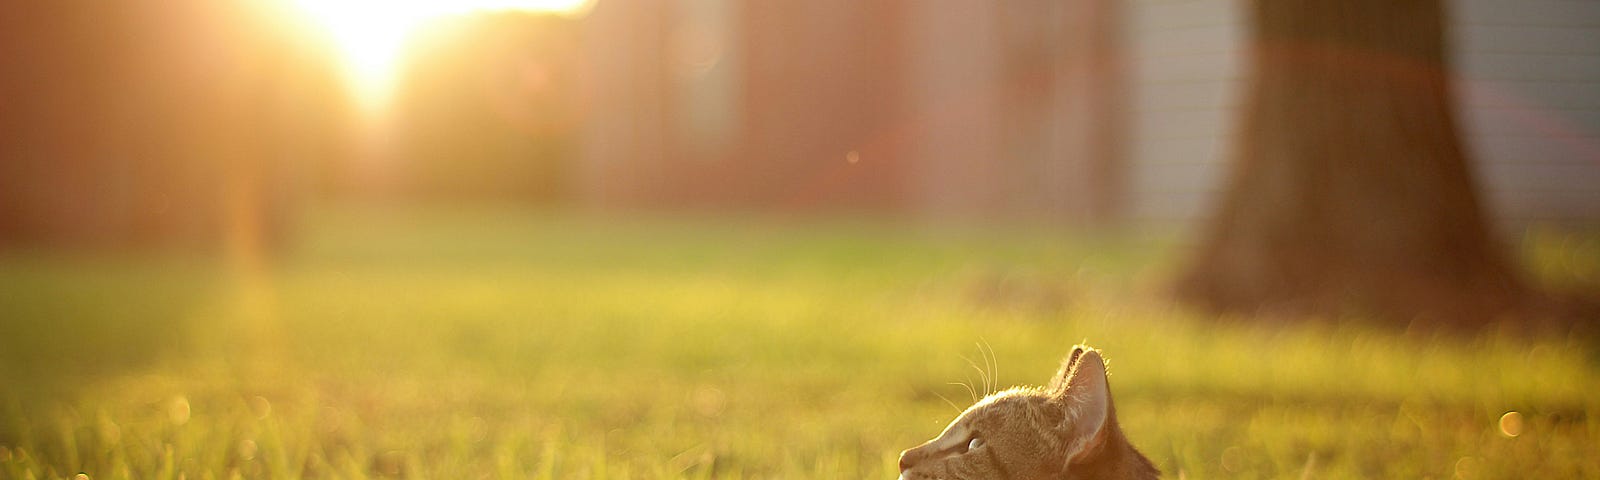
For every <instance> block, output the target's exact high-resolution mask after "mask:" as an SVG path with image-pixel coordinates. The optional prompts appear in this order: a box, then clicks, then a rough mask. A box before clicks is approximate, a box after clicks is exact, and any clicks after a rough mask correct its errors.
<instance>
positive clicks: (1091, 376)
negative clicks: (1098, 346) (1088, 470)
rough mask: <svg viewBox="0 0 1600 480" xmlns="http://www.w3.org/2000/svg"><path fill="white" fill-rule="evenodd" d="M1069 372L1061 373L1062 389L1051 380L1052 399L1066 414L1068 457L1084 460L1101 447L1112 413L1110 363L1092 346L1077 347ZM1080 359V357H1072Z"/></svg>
mask: <svg viewBox="0 0 1600 480" xmlns="http://www.w3.org/2000/svg"><path fill="white" fill-rule="evenodd" d="M1072 353H1073V355H1072V356H1071V357H1069V359H1068V363H1069V364H1068V365H1066V366H1063V367H1062V368H1063V369H1067V370H1068V371H1067V372H1066V374H1065V375H1059V376H1058V377H1059V378H1060V383H1061V388H1060V389H1056V388H1054V387H1055V384H1056V382H1051V387H1052V388H1051V390H1050V393H1051V395H1053V396H1054V398H1053V399H1052V400H1053V401H1055V402H1058V404H1059V405H1061V407H1062V408H1063V409H1065V410H1066V415H1065V417H1064V420H1063V421H1062V424H1061V435H1062V437H1063V438H1062V439H1063V440H1065V441H1066V445H1067V458H1068V460H1069V462H1070V461H1076V460H1081V459H1082V458H1083V457H1084V456H1086V455H1087V454H1089V453H1092V452H1093V451H1094V450H1095V448H1096V447H1098V446H1099V443H1100V438H1101V431H1102V430H1104V429H1105V426H1106V422H1107V420H1108V419H1109V418H1110V415H1111V390H1110V388H1111V387H1110V386H1109V385H1107V384H1106V363H1105V360H1104V359H1102V358H1100V352H1097V351H1095V350H1093V349H1090V348H1083V349H1082V351H1079V349H1076V348H1075V349H1073V352H1072ZM1072 358H1076V360H1072Z"/></svg>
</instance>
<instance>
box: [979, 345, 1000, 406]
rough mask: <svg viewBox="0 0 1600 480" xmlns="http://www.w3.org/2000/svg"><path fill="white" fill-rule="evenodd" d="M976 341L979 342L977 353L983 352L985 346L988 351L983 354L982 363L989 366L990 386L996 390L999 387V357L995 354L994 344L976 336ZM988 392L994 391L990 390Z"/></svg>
mask: <svg viewBox="0 0 1600 480" xmlns="http://www.w3.org/2000/svg"><path fill="white" fill-rule="evenodd" d="M978 341H979V342H980V343H979V344H978V353H983V351H984V350H985V348H987V350H988V351H989V353H988V355H985V356H984V361H983V363H984V364H985V365H988V366H989V379H990V384H991V386H990V388H991V390H998V389H999V388H1000V358H999V357H997V356H995V353H994V346H993V345H990V344H989V341H988V340H984V339H983V337H978ZM989 393H994V392H993V391H990V392H989ZM986 395H987V394H986Z"/></svg>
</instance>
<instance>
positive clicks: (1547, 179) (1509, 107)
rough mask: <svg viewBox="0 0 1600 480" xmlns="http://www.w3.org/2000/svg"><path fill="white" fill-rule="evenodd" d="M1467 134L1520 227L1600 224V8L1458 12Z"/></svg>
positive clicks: (1465, 0) (1493, 196)
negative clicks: (1528, 224)
mask: <svg viewBox="0 0 1600 480" xmlns="http://www.w3.org/2000/svg"><path fill="white" fill-rule="evenodd" d="M1451 7H1452V8H1451V11H1450V16H1451V22H1452V23H1451V26H1452V28H1453V32H1452V37H1453V38H1452V40H1453V41H1454V45H1453V46H1454V56H1453V61H1454V62H1455V67H1456V71H1457V73H1458V75H1459V81H1458V83H1457V85H1456V88H1457V96H1458V98H1459V99H1460V103H1461V113H1462V118H1461V120H1462V121H1461V130H1462V134H1463V135H1462V136H1463V139H1464V140H1465V141H1466V144H1467V148H1468V149H1469V151H1470V152H1471V154H1472V155H1473V158H1474V159H1475V160H1476V161H1477V164H1476V166H1477V173H1478V179H1479V184H1480V185H1481V186H1482V188H1483V192H1484V196H1485V199H1486V200H1487V201H1488V203H1489V205H1490V208H1492V209H1493V210H1494V213H1495V214H1496V215H1497V216H1498V217H1499V218H1500V219H1501V220H1502V221H1501V223H1502V225H1507V226H1513V225H1516V224H1522V223H1526V222H1541V221H1584V222H1590V223H1592V222H1596V221H1600V1H1548V0H1456V1H1454V2H1452V4H1451Z"/></svg>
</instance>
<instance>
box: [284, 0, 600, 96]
mask: <svg viewBox="0 0 1600 480" xmlns="http://www.w3.org/2000/svg"><path fill="white" fill-rule="evenodd" d="M292 1H293V2H294V3H295V5H296V6H297V7H298V8H299V9H300V11H302V12H303V13H304V14H305V15H306V16H308V17H310V19H311V20H312V21H314V22H315V23H316V24H317V25H318V26H319V27H320V28H322V29H323V30H325V31H326V34H327V35H328V38H329V39H330V40H331V41H332V42H333V44H334V45H333V46H334V47H335V48H336V49H337V50H338V53H339V55H340V57H341V59H342V61H343V62H344V67H345V75H346V77H347V81H348V82H349V83H350V87H351V89H352V90H353V92H354V93H355V95H356V100H357V101H358V102H359V103H360V104H361V105H362V107H363V108H365V109H368V110H373V109H377V108H379V107H381V106H382V105H383V104H384V103H386V102H387V101H388V99H389V96H390V94H391V93H392V91H393V89H394V82H395V76H396V75H397V74H398V71H397V70H398V68H399V66H400V61H401V59H402V58H403V57H404V55H405V44H406V41H407V40H408V39H409V38H410V37H411V36H412V35H414V34H415V33H416V32H417V30H419V29H420V28H422V27H423V26H425V25H426V24H427V23H428V22H430V21H433V20H435V19H438V18H440V17H446V16H451V15H461V14H467V13H473V12H480V11H497V10H522V11H532V12H550V13H558V14H565V15H573V16H579V15H582V14H583V13H584V12H586V11H587V10H588V9H589V7H590V6H591V3H592V2H593V1H594V0H434V1H427V0H409V1H379V0H292Z"/></svg>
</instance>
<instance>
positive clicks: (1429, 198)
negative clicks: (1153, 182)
mask: <svg viewBox="0 0 1600 480" xmlns="http://www.w3.org/2000/svg"><path fill="white" fill-rule="evenodd" d="M1250 8H1251V9H1252V12H1251V13H1252V15H1253V21H1254V22H1255V23H1254V26H1255V28H1256V30H1255V41H1256V42H1255V44H1254V45H1253V51H1252V52H1251V62H1252V67H1251V68H1253V71H1252V72H1251V73H1252V77H1251V83H1250V85H1249V91H1248V94H1247V103H1246V105H1245V106H1244V108H1243V110H1242V112H1241V113H1242V118H1241V123H1240V124H1239V130H1238V137H1237V143H1236V149H1235V151H1234V155H1235V157H1234V159H1233V162H1234V163H1233V166H1232V172H1231V177H1230V178H1229V183H1228V186H1227V188H1228V190H1227V191H1226V193H1225V194H1224V196H1223V197H1222V198H1221V202H1220V204H1219V207H1218V208H1219V209H1218V210H1217V211H1216V212H1215V217H1214V218H1212V219H1211V223H1210V224H1209V225H1208V227H1209V228H1208V230H1207V231H1206V232H1205V233H1204V236H1203V238H1202V239H1201V243H1200V248H1199V250H1198V251H1197V252H1196V256H1195V258H1193V259H1192V261H1191V263H1190V264H1189V265H1188V268H1187V270H1186V271H1185V272H1184V274H1183V275H1182V276H1181V277H1180V279H1179V282H1178V285H1177V293H1178V294H1179V296H1180V297H1183V298H1185V299H1188V300H1191V301H1193V302H1195V303H1198V304H1200V305H1202V306H1207V307H1211V308H1213V309H1220V310H1225V311H1243V312H1253V311H1259V310H1261V309H1262V308H1266V309H1268V310H1271V311H1285V310H1286V311H1288V312H1291V313H1298V314H1308V313H1309V314H1333V315H1339V314H1345V313H1359V314H1364V315H1373V316H1377V317H1380V318H1386V319H1390V320H1398V321H1401V322H1407V321H1417V320H1419V319H1421V320H1424V321H1428V322H1432V323H1450V324H1460V325H1469V324H1479V323H1482V322H1486V321H1490V320H1493V319H1494V318H1495V317H1496V316H1498V315H1500V314H1502V313H1505V312H1507V311H1508V310H1509V309H1511V308H1513V307H1515V306H1517V304H1518V303H1519V302H1521V298H1522V296H1523V295H1522V291H1523V289H1522V287H1521V284H1520V282H1519V281H1518V279H1517V275H1516V274H1515V273H1514V271H1513V268H1512V267H1511V264H1510V263H1509V262H1508V259H1507V258H1506V257H1505V255H1504V253H1503V252H1502V251H1501V246H1500V245H1499V244H1497V243H1496V242H1495V241H1494V240H1493V239H1491V235H1490V232H1489V229H1488V227H1487V225H1486V221H1485V218H1484V217H1485V215H1484V213H1483V209H1482V208H1481V207H1480V205H1479V202H1478V199H1477V197H1476V196H1475V194H1474V192H1475V186H1474V184H1473V179H1472V175H1471V172H1470V170H1469V168H1468V165H1467V162H1466V158H1465V155H1464V153H1463V151H1462V147H1461V144H1460V142H1459V139H1458V138H1457V136H1456V122H1455V113H1454V108H1453V105H1452V103H1451V95H1450V88H1449V87H1450V85H1449V70H1448V69H1447V68H1446V66H1445V48H1444V19H1443V15H1442V13H1443V12H1442V11H1441V6H1440V0H1416V1H1405V2H1391V1H1389V0H1258V1H1256V2H1254V4H1253V5H1251V7H1250Z"/></svg>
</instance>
